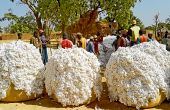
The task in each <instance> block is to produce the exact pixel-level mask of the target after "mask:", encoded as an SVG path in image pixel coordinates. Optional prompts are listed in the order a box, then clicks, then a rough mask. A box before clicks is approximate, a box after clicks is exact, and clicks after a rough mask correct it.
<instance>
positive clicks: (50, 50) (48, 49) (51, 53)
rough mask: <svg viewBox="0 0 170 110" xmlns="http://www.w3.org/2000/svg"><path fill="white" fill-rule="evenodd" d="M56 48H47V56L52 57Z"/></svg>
mask: <svg viewBox="0 0 170 110" xmlns="http://www.w3.org/2000/svg"><path fill="white" fill-rule="evenodd" d="M56 50H57V49H52V48H47V53H48V57H49V58H50V57H52V56H53V55H54V54H55V52H56Z"/></svg>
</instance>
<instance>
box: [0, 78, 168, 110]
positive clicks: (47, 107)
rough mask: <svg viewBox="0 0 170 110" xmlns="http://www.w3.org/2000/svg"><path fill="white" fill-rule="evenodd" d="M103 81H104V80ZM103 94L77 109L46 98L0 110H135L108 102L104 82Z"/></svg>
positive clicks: (165, 106)
mask: <svg viewBox="0 0 170 110" xmlns="http://www.w3.org/2000/svg"><path fill="white" fill-rule="evenodd" d="M104 80H105V79H104ZM103 87H104V90H103V94H102V98H101V100H100V101H97V100H96V101H94V102H92V103H91V104H89V105H82V106H79V107H62V105H61V104H59V103H57V102H55V101H54V100H52V99H49V98H48V97H44V98H39V99H36V100H32V101H26V102H20V103H4V102H1V103H0V110H94V109H95V110H136V109H135V108H132V107H127V106H124V105H123V104H121V103H119V102H112V103H110V102H109V98H108V96H107V94H108V91H107V86H106V83H105V81H104V82H103ZM146 110H170V102H168V101H165V102H164V103H163V104H161V105H160V106H157V107H155V108H151V109H146Z"/></svg>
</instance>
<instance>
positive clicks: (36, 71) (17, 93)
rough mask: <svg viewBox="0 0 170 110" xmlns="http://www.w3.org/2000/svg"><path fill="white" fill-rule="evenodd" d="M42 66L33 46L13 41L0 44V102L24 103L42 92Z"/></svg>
mask: <svg viewBox="0 0 170 110" xmlns="http://www.w3.org/2000/svg"><path fill="white" fill-rule="evenodd" d="M43 68H44V65H43V63H42V60H41V55H40V53H39V51H38V49H36V48H35V47H34V46H33V45H31V44H28V43H25V42H22V41H15V42H11V43H6V44H0V101H6V102H16V101H26V100H31V99H35V98H37V97H39V96H40V95H41V94H42V92H43V90H44V82H43V80H44V76H43V74H42V72H40V71H42V70H43Z"/></svg>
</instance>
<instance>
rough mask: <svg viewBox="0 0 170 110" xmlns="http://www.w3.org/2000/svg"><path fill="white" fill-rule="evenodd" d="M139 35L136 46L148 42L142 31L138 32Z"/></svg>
mask: <svg viewBox="0 0 170 110" xmlns="http://www.w3.org/2000/svg"><path fill="white" fill-rule="evenodd" d="M139 35H140V37H139V38H138V40H137V43H138V44H140V43H143V42H148V38H147V37H146V36H145V34H144V30H143V29H141V30H140V31H139Z"/></svg>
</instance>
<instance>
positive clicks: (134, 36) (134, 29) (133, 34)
mask: <svg viewBox="0 0 170 110" xmlns="http://www.w3.org/2000/svg"><path fill="white" fill-rule="evenodd" d="M130 30H131V32H130V34H131V35H130V41H131V46H133V45H135V44H136V41H137V39H138V38H139V30H140V27H139V26H137V25H136V20H133V21H132V26H131V28H130Z"/></svg>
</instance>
